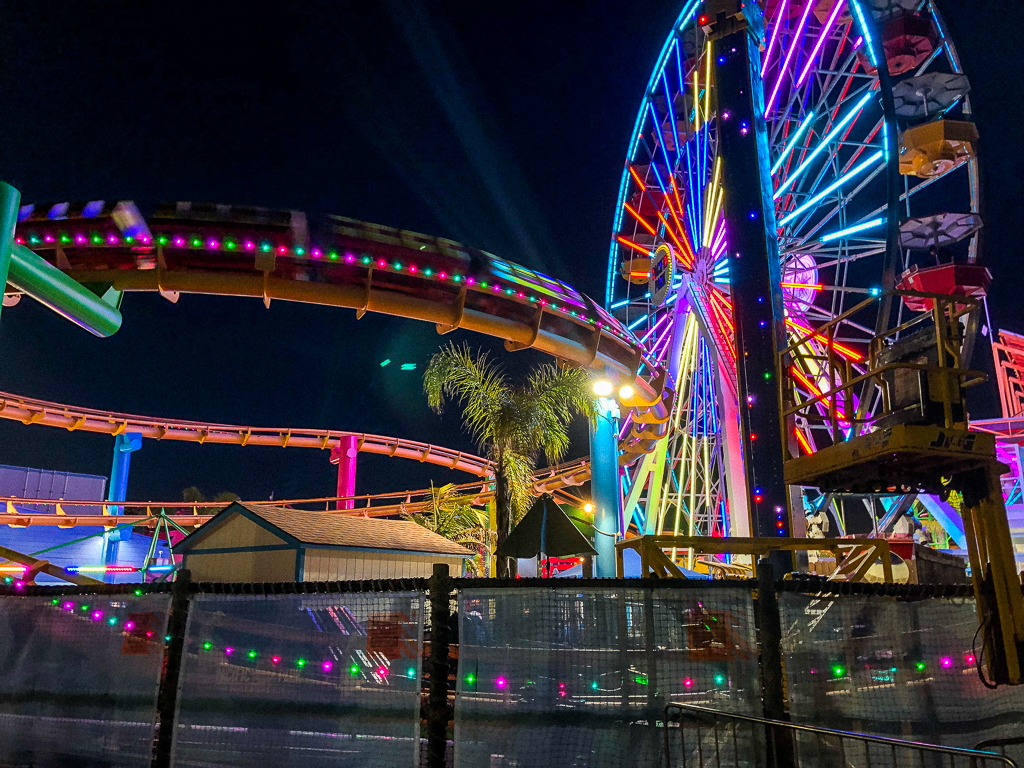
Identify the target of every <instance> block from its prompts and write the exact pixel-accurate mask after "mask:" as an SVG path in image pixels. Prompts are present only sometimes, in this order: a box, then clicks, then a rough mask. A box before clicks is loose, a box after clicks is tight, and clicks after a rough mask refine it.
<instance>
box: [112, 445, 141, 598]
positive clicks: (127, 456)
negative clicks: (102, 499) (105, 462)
mask: <svg viewBox="0 0 1024 768" xmlns="http://www.w3.org/2000/svg"><path fill="white" fill-rule="evenodd" d="M140 448H142V435H141V434H140V433H138V432H125V433H123V434H120V435H118V436H117V437H115V438H114V460H113V462H112V464H111V467H110V486H109V487H108V488H107V501H124V500H125V498H126V497H127V495H128V468H129V467H130V466H131V461H132V453H134V452H135V451H137V450H139V449H140ZM106 510H107V514H110V515H121V514H124V507H121V506H108V507H107V508H106ZM131 535H132V529H131V528H122V529H121V530H119V531H111V532H109V533H105V534H104V535H103V564H104V565H117V545H118V542H121V541H127V540H128V539H130V538H131ZM111 579H112V577H111Z"/></svg>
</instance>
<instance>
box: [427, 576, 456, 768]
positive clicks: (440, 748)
mask: <svg viewBox="0 0 1024 768" xmlns="http://www.w3.org/2000/svg"><path fill="white" fill-rule="evenodd" d="M429 596H430V665H429V668H428V669H429V672H430V688H429V692H428V694H427V711H426V720H427V768H445V765H446V752H447V746H448V720H449V718H450V716H451V709H450V708H449V706H448V672H449V668H448V649H449V643H450V637H449V632H448V622H449V621H450V620H451V607H450V600H451V579H450V577H449V575H448V566H447V565H446V564H444V563H434V575H433V576H431V577H430V586H429Z"/></svg>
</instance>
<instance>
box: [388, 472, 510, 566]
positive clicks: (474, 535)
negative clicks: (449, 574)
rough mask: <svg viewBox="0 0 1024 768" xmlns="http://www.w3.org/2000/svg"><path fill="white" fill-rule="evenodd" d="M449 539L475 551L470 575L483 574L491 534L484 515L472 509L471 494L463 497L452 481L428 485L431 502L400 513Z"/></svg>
mask: <svg viewBox="0 0 1024 768" xmlns="http://www.w3.org/2000/svg"><path fill="white" fill-rule="evenodd" d="M403 517H404V518H405V519H406V520H411V521H413V522H414V523H418V524H419V525H422V526H423V527H424V528H426V529H427V530H429V531H433V532H434V533H436V534H438V535H440V536H444V537H445V538H446V539H448V540H449V541H453V542H455V543H456V544H460V545H462V546H464V547H467V548H469V549H472V550H474V551H475V552H476V553H477V555H478V557H477V558H475V559H474V560H473V561H472V562H471V563H470V564H469V567H470V570H471V571H472V573H471V574H470V575H474V576H483V575H485V574H484V570H485V566H484V563H485V558H484V554H485V552H488V553H489V552H490V551H491V545H492V544H493V541H492V539H493V534H492V532H491V531H490V530H489V529H488V527H487V515H486V514H485V513H483V512H480V511H479V510H476V509H473V506H472V503H471V497H469V496H462V495H460V494H459V493H458V491H456V490H455V486H454V485H453V484H451V483H448V484H447V485H442V486H441V487H440V488H435V487H434V484H433V483H431V484H430V501H428V502H427V506H426V507H425V508H424V510H423V511H422V512H418V513H415V514H407V515H403Z"/></svg>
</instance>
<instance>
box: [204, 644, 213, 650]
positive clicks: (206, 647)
mask: <svg viewBox="0 0 1024 768" xmlns="http://www.w3.org/2000/svg"><path fill="white" fill-rule="evenodd" d="M211 648H213V643H203V650H204V651H208V650H210V649H211Z"/></svg>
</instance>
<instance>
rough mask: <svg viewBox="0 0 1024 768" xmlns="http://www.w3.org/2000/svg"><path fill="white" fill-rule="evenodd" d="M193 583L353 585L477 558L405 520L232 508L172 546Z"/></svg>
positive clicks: (457, 570) (425, 573)
mask: <svg viewBox="0 0 1024 768" xmlns="http://www.w3.org/2000/svg"><path fill="white" fill-rule="evenodd" d="M174 554H175V555H179V556H181V557H182V558H183V562H182V567H183V568H188V569H189V570H190V571H192V578H193V579H194V580H196V581H241V582H245V581H250V582H277V581H349V580H352V581H357V580H364V579H407V578H427V577H429V576H430V575H431V572H432V571H433V566H434V563H445V564H447V565H448V567H449V569H450V572H451V573H452V574H453V575H461V574H462V565H463V562H464V561H465V560H466V559H467V558H471V557H473V555H474V553H473V552H471V551H470V550H468V549H466V548H465V547H461V546H459V545H458V544H455V543H453V542H451V541H449V540H448V539H446V538H444V537H443V536H440V535H438V534H436V533H434V532H433V531H429V530H427V529H426V528H424V527H423V526H421V525H418V524H417V523H414V522H411V521H408V520H379V519H373V518H363V517H358V516H355V515H351V514H347V515H346V514H339V513H331V512H307V511H305V510H298V509H284V508H282V507H274V506H270V505H263V504H243V503H241V502H237V501H236V502H233V503H232V504H229V505H228V506H227V507H226V508H225V509H224V510H223V511H222V512H220V513H219V514H217V515H216V516H214V517H213V519H211V520H210V521H209V522H207V523H206V524H205V525H203V526H201V527H200V528H198V529H196V530H195V531H194V532H193V533H191V534H189V535H188V536H186V537H185V538H184V539H182V540H181V541H179V542H178V543H177V544H176V545H175V546H174Z"/></svg>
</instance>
